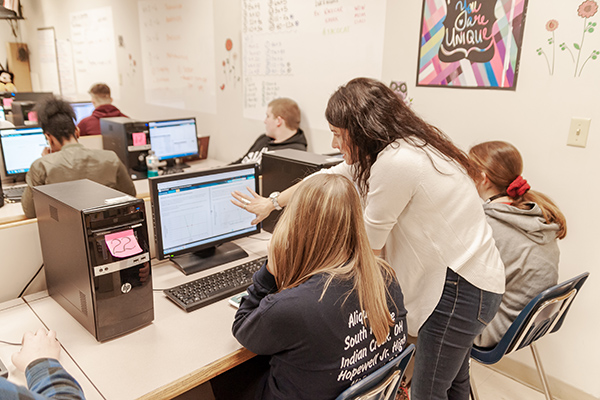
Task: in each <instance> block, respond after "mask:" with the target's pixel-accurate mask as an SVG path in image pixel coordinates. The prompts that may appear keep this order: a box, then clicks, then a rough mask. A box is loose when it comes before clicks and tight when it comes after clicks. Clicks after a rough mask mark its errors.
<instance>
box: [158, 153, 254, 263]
mask: <svg viewBox="0 0 600 400" xmlns="http://www.w3.org/2000/svg"><path fill="white" fill-rule="evenodd" d="M149 182H150V197H151V201H152V209H153V212H154V232H155V238H156V245H157V257H158V258H159V259H161V260H162V259H165V258H167V259H171V260H172V261H173V262H174V263H175V264H176V265H178V266H179V267H180V268H181V269H182V270H183V271H184V273H186V274H188V273H192V272H197V271H201V270H203V269H206V268H210V267H213V266H216V265H220V264H223V263H226V262H230V261H233V260H235V259H238V258H242V257H246V256H247V254H246V253H245V252H243V250H241V248H240V249H239V250H241V251H242V252H243V253H240V255H241V257H235V258H232V259H229V258H222V257H224V255H223V254H220V252H221V253H223V252H231V253H232V254H233V251H232V250H231V246H235V247H238V246H236V245H234V244H233V243H230V242H231V241H232V240H234V239H238V238H241V237H244V236H249V235H253V234H255V233H259V232H260V226H258V225H252V224H251V222H252V220H253V219H254V218H255V216H254V214H251V213H249V212H247V211H246V210H243V209H241V208H239V207H237V206H235V205H233V203H231V198H232V197H231V192H233V191H234V190H239V191H242V192H246V193H247V189H246V188H247V187H249V188H251V189H253V190H255V191H258V170H257V167H256V165H255V164H252V165H247V164H241V165H233V166H227V167H222V168H212V169H209V170H203V171H197V172H188V173H184V174H174V175H164V176H160V177H156V178H151V179H150V180H149ZM225 249H226V250H225ZM221 250H223V251H221ZM236 250H237V249H236Z"/></svg>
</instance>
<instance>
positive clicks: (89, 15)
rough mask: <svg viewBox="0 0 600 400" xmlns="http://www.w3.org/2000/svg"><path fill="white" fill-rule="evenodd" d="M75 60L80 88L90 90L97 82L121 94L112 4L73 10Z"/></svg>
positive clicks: (85, 91) (72, 28) (79, 90)
mask: <svg viewBox="0 0 600 400" xmlns="http://www.w3.org/2000/svg"><path fill="white" fill-rule="evenodd" d="M70 22H71V41H72V47H73V62H74V64H75V81H76V85H77V92H78V93H79V94H87V92H88V90H89V89H90V87H91V86H92V85H93V84H95V83H98V82H103V83H106V84H107V85H108V86H109V87H110V91H111V95H112V97H114V98H119V97H120V85H119V72H118V66H117V49H116V46H115V33H114V27H113V18H112V8H111V7H102V8H95V9H91V10H86V11H81V12H75V13H71V14H70Z"/></svg>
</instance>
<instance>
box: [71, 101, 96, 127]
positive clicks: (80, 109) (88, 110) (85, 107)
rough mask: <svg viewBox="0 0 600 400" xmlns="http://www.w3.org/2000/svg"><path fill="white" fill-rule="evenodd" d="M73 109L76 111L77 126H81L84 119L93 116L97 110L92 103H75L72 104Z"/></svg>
mask: <svg viewBox="0 0 600 400" xmlns="http://www.w3.org/2000/svg"><path fill="white" fill-rule="evenodd" d="M71 107H73V111H75V125H77V124H79V123H80V122H81V120H82V119H84V118H87V117H89V116H90V115H92V113H93V112H94V110H95V107H94V104H93V103H92V102H91V101H74V102H72V103H71Z"/></svg>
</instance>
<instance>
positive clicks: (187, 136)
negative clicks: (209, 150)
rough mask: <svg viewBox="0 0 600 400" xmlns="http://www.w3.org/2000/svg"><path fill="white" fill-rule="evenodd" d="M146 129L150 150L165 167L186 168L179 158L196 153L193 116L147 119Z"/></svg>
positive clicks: (196, 136) (195, 133) (194, 120)
mask: <svg viewBox="0 0 600 400" xmlns="http://www.w3.org/2000/svg"><path fill="white" fill-rule="evenodd" d="M148 131H149V134H150V145H151V146H152V150H153V151H154V153H155V154H156V155H157V156H158V159H159V160H161V161H162V160H166V161H167V168H176V169H180V168H186V167H188V165H184V164H181V158H182V157H186V156H193V155H197V154H198V135H197V132H196V119H195V118H187V119H173V120H165V121H149V122H148Z"/></svg>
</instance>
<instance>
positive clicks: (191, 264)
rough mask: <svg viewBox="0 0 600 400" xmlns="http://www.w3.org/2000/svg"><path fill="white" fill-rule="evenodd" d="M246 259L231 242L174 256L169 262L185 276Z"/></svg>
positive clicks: (241, 251) (242, 251) (245, 254)
mask: <svg viewBox="0 0 600 400" xmlns="http://www.w3.org/2000/svg"><path fill="white" fill-rule="evenodd" d="M246 257H248V253H246V252H245V251H244V249H242V248H241V247H240V246H238V245H237V244H235V243H232V242H226V243H223V244H222V245H220V246H217V247H209V248H208V249H206V250H201V251H197V252H195V253H189V254H183V255H180V256H175V257H173V258H171V259H170V260H171V261H173V262H174V263H175V265H176V266H177V267H178V268H179V269H180V270H181V271H182V272H183V273H184V274H185V275H190V274H193V273H195V272H200V271H204V270H205V269H208V268H212V267H216V266H218V265H222V264H227V263H228V262H231V261H235V260H239V259H242V258H246Z"/></svg>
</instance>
